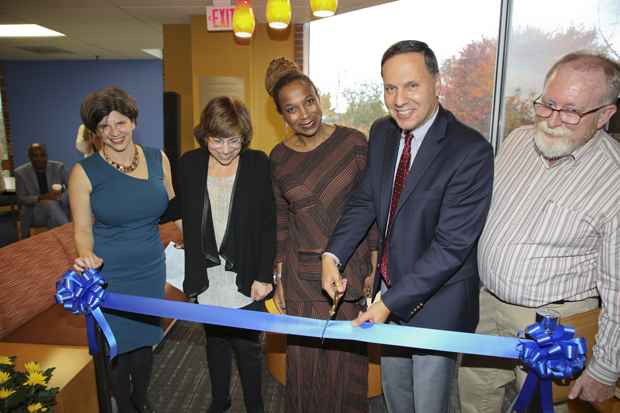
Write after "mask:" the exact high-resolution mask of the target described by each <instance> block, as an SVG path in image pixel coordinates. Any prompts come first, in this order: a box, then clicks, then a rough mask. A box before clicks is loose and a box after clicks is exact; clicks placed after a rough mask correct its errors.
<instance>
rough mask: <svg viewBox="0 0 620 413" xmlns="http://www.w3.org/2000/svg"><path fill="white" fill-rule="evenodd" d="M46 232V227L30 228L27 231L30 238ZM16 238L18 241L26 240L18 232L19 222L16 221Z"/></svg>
mask: <svg viewBox="0 0 620 413" xmlns="http://www.w3.org/2000/svg"><path fill="white" fill-rule="evenodd" d="M45 231H47V227H46V226H44V225H43V226H36V227H30V231H28V232H29V233H30V236H31V237H32V236H34V235H39V234H41V233H42V232H45ZM17 238H18V239H19V241H21V240H23V239H26V237H24V236H23V235H22V232H21V231H20V230H19V221H17Z"/></svg>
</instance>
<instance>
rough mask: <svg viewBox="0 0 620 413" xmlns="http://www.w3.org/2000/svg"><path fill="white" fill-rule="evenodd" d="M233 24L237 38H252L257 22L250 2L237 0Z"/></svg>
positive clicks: (248, 0)
mask: <svg viewBox="0 0 620 413" xmlns="http://www.w3.org/2000/svg"><path fill="white" fill-rule="evenodd" d="M232 24H233V31H234V32H235V36H238V37H252V34H254V28H255V27H256V20H255V19H254V9H252V3H251V2H250V0H237V4H236V5H235V12H234V13H233V21H232Z"/></svg>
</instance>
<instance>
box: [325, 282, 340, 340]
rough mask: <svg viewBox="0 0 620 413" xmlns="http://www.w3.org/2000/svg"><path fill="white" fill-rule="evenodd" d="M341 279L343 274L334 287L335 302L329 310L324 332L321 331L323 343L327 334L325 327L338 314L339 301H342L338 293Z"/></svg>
mask: <svg viewBox="0 0 620 413" xmlns="http://www.w3.org/2000/svg"><path fill="white" fill-rule="evenodd" d="M340 281H342V276H341V277H340V278H338V282H337V283H336V288H334V304H333V305H332V308H331V310H329V317H327V321H325V326H324V327H323V332H322V333H321V344H323V340H324V338H323V336H324V335H325V329H326V328H327V324H329V320H331V319H332V317H333V316H334V315H335V314H336V310H337V309H338V302H339V301H340V296H339V295H338V286H339V285H340Z"/></svg>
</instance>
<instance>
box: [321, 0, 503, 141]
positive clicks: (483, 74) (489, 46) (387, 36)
mask: <svg viewBox="0 0 620 413" xmlns="http://www.w3.org/2000/svg"><path fill="white" fill-rule="evenodd" d="M472 10H475V11H476V16H475V22H474V20H472V19H471V18H470V19H468V18H464V16H471V15H472ZM443 11H449V12H445V13H444V12H443ZM499 13H500V2H499V1H497V0H472V1H469V2H462V1H456V0H438V1H436V2H417V1H415V2H414V1H396V2H392V3H387V4H384V5H380V6H375V7H370V8H367V9H363V10H359V11H354V12H349V13H344V14H340V15H337V16H334V17H330V18H327V19H322V20H315V21H313V22H311V23H310V39H309V44H310V46H309V75H310V78H311V79H312V80H313V82H314V83H315V84H316V86H317V88H318V89H319V90H320V93H321V94H322V104H323V108H324V112H323V114H324V116H325V121H326V122H331V123H339V124H343V125H348V126H351V127H354V128H357V129H359V130H362V131H363V132H364V133H366V134H368V131H369V129H370V126H371V125H372V123H373V122H374V120H375V119H377V118H378V117H380V116H383V115H385V114H387V110H386V109H385V106H384V105H383V88H382V86H383V82H382V79H381V57H382V55H383V53H384V52H385V50H386V49H387V48H388V47H389V46H391V45H392V44H394V43H396V42H398V41H400V40H409V39H414V40H421V41H423V42H426V43H427V44H428V45H429V47H430V48H431V49H433V51H434V52H435V54H436V56H437V61H438V63H439V69H440V72H441V76H442V82H443V87H442V95H441V102H442V104H443V105H444V107H445V108H446V109H448V110H450V111H452V112H453V113H454V114H455V115H456V116H457V117H458V118H460V119H461V120H462V121H463V122H465V123H467V124H469V125H470V126H472V127H474V128H476V129H478V130H479V131H480V132H482V133H483V134H484V135H485V136H486V137H488V135H489V127H490V118H491V108H492V102H493V75H494V68H495V50H496V43H497V34H498V32H499Z"/></svg>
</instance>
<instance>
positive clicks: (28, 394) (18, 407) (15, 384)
mask: <svg viewBox="0 0 620 413" xmlns="http://www.w3.org/2000/svg"><path fill="white" fill-rule="evenodd" d="M16 358H17V357H15V356H13V357H0V377H2V379H0V380H1V381H2V384H0V412H1V413H43V412H45V413H53V410H50V407H51V406H54V405H55V404H57V403H56V400H55V399H56V394H57V393H58V391H59V390H60V389H59V388H58V387H54V388H50V389H48V388H47V383H49V381H50V379H51V378H52V373H53V372H54V370H55V369H54V368H50V369H47V370H45V371H41V370H40V369H39V366H38V365H34V363H30V364H32V365H34V368H33V367H29V371H28V372H26V373H24V372H21V371H17V370H15V359H16ZM27 367H28V366H27ZM7 378H8V380H7ZM5 380H6V381H5Z"/></svg>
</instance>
